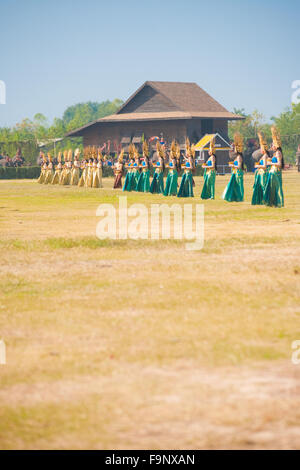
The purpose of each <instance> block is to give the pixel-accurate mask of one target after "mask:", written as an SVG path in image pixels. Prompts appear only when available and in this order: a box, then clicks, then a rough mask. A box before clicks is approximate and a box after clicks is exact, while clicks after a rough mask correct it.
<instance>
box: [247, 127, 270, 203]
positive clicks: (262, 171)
mask: <svg viewBox="0 0 300 470" xmlns="http://www.w3.org/2000/svg"><path fill="white" fill-rule="evenodd" d="M258 138H259V144H260V151H261V153H262V157H261V158H260V160H259V162H258V163H256V164H255V168H256V170H255V175H254V184H253V194H252V200H251V204H252V205H253V206H259V205H262V204H264V190H265V187H266V183H267V177H268V174H267V160H268V159H269V158H270V154H269V152H268V145H267V143H266V141H265V139H264V137H263V135H262V134H261V133H260V132H258Z"/></svg>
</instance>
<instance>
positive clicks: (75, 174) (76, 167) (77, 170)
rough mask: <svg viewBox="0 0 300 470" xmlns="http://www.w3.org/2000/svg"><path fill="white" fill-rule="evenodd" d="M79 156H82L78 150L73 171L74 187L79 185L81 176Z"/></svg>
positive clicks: (71, 181)
mask: <svg viewBox="0 0 300 470" xmlns="http://www.w3.org/2000/svg"><path fill="white" fill-rule="evenodd" d="M79 156H80V150H79V149H78V148H77V149H76V150H75V153H74V164H73V168H72V170H71V179H70V184H71V185H72V186H78V183H79V174H80V161H79Z"/></svg>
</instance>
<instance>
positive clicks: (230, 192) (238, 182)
mask: <svg viewBox="0 0 300 470" xmlns="http://www.w3.org/2000/svg"><path fill="white" fill-rule="evenodd" d="M258 136H259V141H260V149H261V154H262V157H261V159H260V160H259V162H258V163H256V165H255V167H256V171H255V176H254V185H253V195H252V200H251V204H252V205H263V204H265V205H267V206H275V207H283V205H284V196H283V189H282V170H283V168H284V158H283V154H282V147H281V139H280V134H279V131H278V129H277V128H276V127H275V126H273V127H272V146H271V149H270V150H271V151H272V153H273V156H272V157H271V155H270V151H269V149H268V145H267V143H266V141H265V139H264V136H263V135H262V133H258ZM208 153H209V158H208V160H207V161H206V162H205V164H203V165H202V167H203V168H204V184H203V188H202V192H201V199H204V200H205V199H214V198H215V182H216V173H217V172H216V168H217V158H216V154H215V142H214V140H212V141H211V142H210V147H209V152H208ZM234 153H235V158H234V160H233V161H230V162H229V166H230V167H231V177H230V180H229V182H228V184H227V186H226V188H225V190H224V192H223V194H222V198H223V199H224V200H225V201H228V202H241V201H243V200H244V158H243V137H242V135H241V134H240V133H236V134H235V135H234ZM157 155H158V160H157V162H156V164H155V165H154V166H155V171H154V175H153V179H152V182H151V184H150V161H149V151H148V146H147V143H146V142H144V144H143V157H142V161H140V157H139V154H138V151H137V150H136V148H135V147H134V146H130V148H129V163H128V164H127V165H125V167H126V168H127V174H126V178H125V183H124V186H123V191H138V192H150V193H159V194H163V195H164V196H177V197H193V196H194V192H193V187H194V180H193V170H194V169H195V150H194V148H193V146H191V145H190V143H189V141H188V139H187V141H186V152H185V156H184V163H183V164H181V158H180V148H179V145H178V144H176V142H174V141H173V142H172V144H171V149H170V154H169V162H168V164H167V165H166V164H165V160H166V156H165V150H164V147H162V146H161V145H160V144H159V142H158V143H157ZM165 168H168V176H167V180H166V184H165V185H164V171H165ZM181 170H183V171H184V173H183V175H182V178H181V182H180V185H179V187H178V177H179V175H180V171H181ZM119 173H120V172H119ZM118 187H121V185H120V180H119V185H118Z"/></svg>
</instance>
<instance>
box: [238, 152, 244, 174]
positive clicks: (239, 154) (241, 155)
mask: <svg viewBox="0 0 300 470" xmlns="http://www.w3.org/2000/svg"><path fill="white" fill-rule="evenodd" d="M237 156H240V157H242V167H241V168H242V170H244V169H245V165H244V155H243V154H242V152H237Z"/></svg>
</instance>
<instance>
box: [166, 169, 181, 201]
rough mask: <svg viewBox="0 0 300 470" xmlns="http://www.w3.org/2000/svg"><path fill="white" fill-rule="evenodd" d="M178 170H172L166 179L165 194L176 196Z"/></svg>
mask: <svg viewBox="0 0 300 470" xmlns="http://www.w3.org/2000/svg"><path fill="white" fill-rule="evenodd" d="M177 181H178V172H177V171H176V170H170V171H169V173H168V176H167V180H166V186H165V190H164V196H176V194H177Z"/></svg>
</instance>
